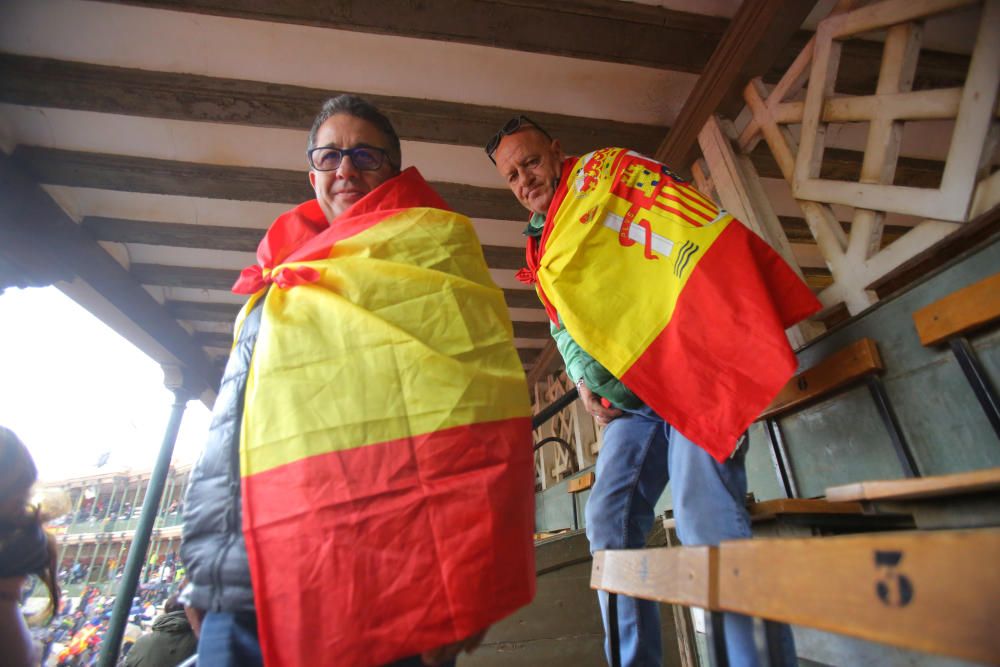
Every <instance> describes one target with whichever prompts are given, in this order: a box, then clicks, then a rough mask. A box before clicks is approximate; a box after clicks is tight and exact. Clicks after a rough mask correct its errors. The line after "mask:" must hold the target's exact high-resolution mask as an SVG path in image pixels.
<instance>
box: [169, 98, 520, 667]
mask: <svg viewBox="0 0 1000 667" xmlns="http://www.w3.org/2000/svg"><path fill="white" fill-rule="evenodd" d="M400 160H401V155H400V143H399V138H398V136H397V135H396V132H395V130H394V129H393V127H392V125H391V123H390V122H389V121H388V119H386V118H385V116H383V115H382V114H381V113H379V112H378V110H377V109H375V108H374V107H372V106H371V105H370V104H368V103H367V102H365V101H364V100H362V99H360V98H357V97H354V96H350V95H342V96H339V97H336V98H334V99H332V100H329V101H328V102H327V103H326V104H325V105H324V106H323V108H322V110H321V112H320V114H319V115H318V116H317V118H316V120H315V122H314V124H313V128H312V131H311V133H310V135H309V149H308V163H309V182H310V184H311V185H312V187H313V189H314V191H315V193H316V198H315V199H314V200H311V201H308V202H306V203H304V204H302V205H300V206H298V207H296V208H294V209H292V210H291V211H288V212H287V213H285V214H283V215H281V216H280V217H279V218H278V219H277V220H276V221H275V222H274V224H273V225H272V226H271V228H270V229H269V230H268V231H267V234H266V236H265V237H264V239H263V240H262V241H261V243H260V246H259V248H258V251H257V258H258V262H259V263H258V264H257V265H254V266H252V267H249V268H247V269H245V270H244V271H243V272H242V274H241V275H240V278H239V280H238V281H237V282H236V285H235V286H234V288H233V290H234V291H235V292H236V293H239V294H245V295H248V297H249V299H248V301H247V303H246V305H245V306H244V308H243V310H242V311H241V313H240V315H239V317H238V318H237V323H236V327H235V329H236V335H235V337H236V341H235V344H234V347H233V350H232V353H231V355H230V357H229V361H228V364H227V366H226V370H225V373H224V375H223V379H222V386H221V388H220V390H219V396H218V399H217V401H216V404H215V408H214V411H213V419H212V424H211V427H210V431H209V437H208V441H207V443H206V445H205V448H204V450H203V452H202V454H201V456H200V458H199V460H198V462H197V463H196V464H195V467H194V469H193V471H192V475H191V482H190V485H189V490H188V494H187V498H186V500H185V504H184V507H185V511H184V536H183V543H182V548H181V550H182V557H183V560H184V563H185V565H186V567H187V571H188V574H189V576H190V578H191V582H192V583H191V586H190V587H189V589H188V591H187V595H186V598H187V599H186V600H185V603H186V604H187V605H190V606H191V607H194V608H198V609H202V610H206V611H207V614H206V615H205V618H204V623H203V625H202V626H201V635H200V638H199V646H198V664H204V665H211V667H219V666H224V665H240V666H251V665H260V664H261V663H262V662H263V663H264V664H266V665H273V666H281V667H289V666H297V665H310V666H313V665H331V666H333V665H336V666H348V665H349V666H351V667H366V666H370V665H386V664H392V665H399V666H402V665H414V666H416V665H421V664H424V665H452V664H454V659H455V656H456V655H457V654H458V653H459V652H460V651H462V650H471V649H472V648H474V647H475V646H476V645H477V644H478V642H479V641H481V639H482V637H483V634H484V633H485V630H486V628H487V627H488V626H490V625H491V624H492V623H494V622H496V621H497V620H499V619H501V618H503V617H504V616H506V615H508V614H510V613H511V612H513V611H514V610H515V609H517V608H519V607H521V606H523V605H525V604H527V603H528V602H529V601H530V600H531V598H532V596H533V595H534V587H535V569H534V551H533V545H532V533H533V525H534V466H533V462H532V451H531V423H530V405H529V404H528V399H527V396H528V393H527V388H526V385H525V378H524V371H523V369H522V367H521V364H520V361H519V359H518V355H517V351H516V350H515V348H514V344H513V331H512V325H511V323H510V319H509V316H508V313H507V308H506V304H505V302H504V297H503V292H502V291H501V290H500V289H498V288H497V287H496V285H494V284H493V282H492V280H491V279H490V276H489V273H488V271H487V267H486V263H485V260H484V259H483V253H482V249H481V247H480V246H479V243H478V240H477V239H476V235H475V232H474V230H473V228H472V225H471V223H470V221H469V219H468V218H466V217H465V216H462V215H459V214H457V213H454V212H452V211H450V210H449V209H448V206H447V204H446V203H445V202H444V201H443V200H442V199H441V198H440V197H439V196H438V195H437V194H436V193H435V192H434V191H433V190H432V189H431V188H430V186H428V185H427V183H426V182H425V181H424V179H423V178H422V177H421V176H420V174H419V173H418V172H417V170H416V169H415V168H412V167H411V168H408V169H406V170H404V171H402V172H401V171H400Z"/></svg>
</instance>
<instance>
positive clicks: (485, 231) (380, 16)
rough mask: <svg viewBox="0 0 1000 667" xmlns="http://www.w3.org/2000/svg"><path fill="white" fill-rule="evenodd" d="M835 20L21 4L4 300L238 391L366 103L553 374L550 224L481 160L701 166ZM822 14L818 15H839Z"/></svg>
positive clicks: (410, 5)
mask: <svg viewBox="0 0 1000 667" xmlns="http://www.w3.org/2000/svg"><path fill="white" fill-rule="evenodd" d="M812 4H813V3H806V2H798V3H796V2H786V3H782V2H774V1H773V0H772V1H769V2H760V3H756V5H759V6H756V5H755V6H753V7H751V6H750V5H748V6H746V7H744V8H743V9H742V10H740V6H741V3H740V2H739V0H716V1H715V2H701V1H700V0H661V1H660V2H658V3H652V4H645V3H644V4H640V3H635V2H626V1H624V0H576V1H575V2H567V3H553V2H548V1H547V0H441V1H440V2H424V3H415V2H412V1H411V0H379V1H375V0H343V1H341V2H337V3H317V2H312V1H310V0H274V1H273V2H268V3H261V2H257V1H255V0H129V1H126V2H119V3H114V2H111V3H105V2H89V1H84V0H47V1H46V2H38V1H37V0H6V1H5V2H4V3H3V5H2V6H0V148H2V152H3V155H0V198H2V199H0V288H2V287H6V286H11V285H14V286H26V285H40V284H49V283H52V282H55V283H56V284H57V285H59V286H60V288H61V289H63V290H64V291H66V292H67V293H68V294H70V296H72V297H73V298H74V299H76V300H77V301H79V302H80V303H81V304H83V305H84V306H85V307H87V308H88V309H90V310H91V311H92V312H94V313H95V314H97V315H98V316H99V317H101V318H102V319H104V320H105V321H106V322H108V323H109V324H111V325H112V326H113V327H114V328H115V329H116V330H118V331H119V332H120V333H122V334H123V335H124V336H125V337H126V338H128V339H129V340H131V341H132V342H133V343H135V344H136V345H138V346H139V347H140V348H141V349H143V350H144V351H146V352H147V353H148V354H150V355H151V356H152V357H153V358H154V359H156V360H157V361H160V362H161V363H166V364H180V365H182V366H184V367H186V368H188V369H190V371H191V373H192V374H193V375H196V376H197V379H198V381H200V382H203V383H204V385H205V386H209V387H211V386H214V385H215V383H216V382H217V380H218V377H219V373H220V368H221V364H222V363H223V362H224V358H225V356H226V354H227V352H228V347H229V342H230V333H231V323H232V320H233V317H234V316H235V314H236V312H237V311H238V308H239V304H240V298H238V297H236V296H235V295H233V294H231V293H230V292H229V291H228V289H229V287H230V286H231V285H232V283H233V281H234V279H235V277H236V275H237V274H238V272H239V270H240V268H242V267H243V266H246V265H248V264H251V263H253V262H254V250H255V248H256V245H257V242H258V240H259V238H260V236H261V234H262V232H263V230H264V229H266V227H267V226H268V225H269V224H270V222H271V221H272V220H273V219H274V217H275V216H276V215H277V214H279V213H280V212H282V211H283V210H285V209H287V208H289V207H290V205H294V204H297V203H299V202H301V201H303V200H305V199H308V198H310V197H311V196H312V192H311V190H310V188H309V185H308V182H307V179H306V170H305V162H304V150H305V143H306V131H307V129H308V127H309V126H310V124H311V121H312V118H313V116H314V114H315V113H316V111H317V110H318V108H319V106H320V105H321V104H322V102H323V100H325V99H326V98H328V97H330V96H332V95H335V94H338V93H341V92H352V93H357V94H360V95H363V96H365V97H367V98H368V99H369V100H371V101H372V102H374V103H375V104H377V105H378V106H379V107H380V108H382V110H383V111H385V112H386V113H387V115H389V116H390V118H391V119H392V121H393V123H394V124H395V126H396V128H397V130H398V132H399V134H400V136H401V138H402V140H403V154H404V155H403V156H404V165H410V164H414V165H416V166H418V167H419V168H420V169H421V171H422V172H423V173H424V175H425V177H427V178H428V180H429V181H431V182H432V183H433V184H434V186H435V187H436V188H437V189H438V191H439V192H440V193H441V194H442V196H443V197H444V198H445V199H446V200H447V201H448V202H449V203H450V204H451V205H452V206H453V207H454V208H455V209H456V210H459V211H461V212H463V213H465V214H467V215H469V216H470V218H472V219H473V223H474V225H475V226H476V229H477V231H478V232H479V234H480V237H481V239H482V241H483V244H484V250H485V254H486V258H487V261H488V263H489V265H490V268H491V273H492V275H493V277H494V280H495V281H496V282H497V284H498V285H499V286H500V287H501V288H503V290H504V293H505V295H506V297H507V300H508V304H509V306H510V307H511V314H512V318H513V320H514V323H515V326H514V329H515V338H516V345H517V347H518V349H519V351H520V353H521V357H522V359H523V360H524V362H525V366H526V368H530V367H531V366H532V364H533V363H534V362H535V360H536V357H537V355H538V354H539V352H540V350H541V349H542V348H543V347H544V346H545V343H546V341H547V339H548V333H547V325H546V320H545V314H544V312H543V311H542V309H541V308H540V306H539V304H538V302H537V299H536V298H535V296H534V294H533V292H531V291H530V290H527V289H525V287H524V286H523V285H521V284H520V283H518V282H517V281H516V280H515V279H514V273H515V272H516V270H517V269H518V268H519V267H520V266H521V265H522V258H523V251H522V237H521V234H520V233H521V229H522V228H523V225H524V220H525V217H526V215H525V212H524V211H523V209H521V208H520V206H519V205H518V204H517V202H516V201H515V200H514V198H513V196H512V195H510V193H509V192H508V191H507V190H506V189H505V188H504V187H503V182H502V180H501V179H500V178H499V176H498V175H497V174H496V173H495V172H494V170H493V167H492V165H491V164H490V163H489V161H488V160H487V159H486V157H485V155H484V154H483V153H482V149H481V146H482V145H483V144H484V143H485V141H486V140H487V139H488V138H489V136H490V135H491V134H492V133H493V132H495V131H496V129H497V128H498V127H499V126H500V125H502V124H503V122H504V121H506V120H507V119H508V118H509V117H511V116H512V115H514V114H516V113H519V112H522V111H523V112H526V113H528V114H529V115H530V116H531V117H532V118H534V119H535V120H536V121H537V122H539V123H540V124H542V125H543V126H545V127H546V128H547V129H548V130H549V131H550V132H551V133H552V134H553V135H555V136H558V137H560V138H561V139H562V141H563V144H564V146H565V147H566V148H567V150H568V151H569V152H570V153H580V152H583V151H586V150H590V149H593V148H596V147H600V146H607V145H626V146H629V147H632V148H635V149H637V150H640V151H643V152H646V153H649V154H659V153H658V151H661V152H662V151H664V150H674V151H676V150H681V149H682V152H681V153H671V154H672V155H689V154H690V149H691V147H692V146H693V144H692V135H691V128H692V127H694V128H695V129H697V128H699V127H700V125H701V123H703V122H704V119H703V114H704V113H707V112H710V111H712V110H714V109H724V110H727V112H728V113H730V114H735V112H736V111H738V109H739V105H738V103H736V102H735V100H736V98H735V97H734V95H733V92H734V88H733V86H734V85H737V84H740V83H741V77H743V79H742V80H744V81H745V77H746V76H747V75H748V73H749V74H753V73H754V72H752V70H753V68H754V67H757V68H758V69H759V71H758V72H756V73H765V80H776V79H777V78H778V77H779V76H780V73H781V71H782V69H783V67H784V66H786V65H787V64H788V63H789V62H791V60H792V59H793V58H794V56H795V55H796V53H797V52H798V50H799V49H800V48H801V46H802V45H803V44H804V43H805V42H806V41H807V40H808V37H809V32H808V30H802V29H799V26H800V25H802V23H803V18H805V15H806V13H807V12H808V9H809V8H810V7H811V5H812ZM819 4H820V7H818V8H817V9H816V11H815V12H814V14H822V13H825V11H826V10H828V9H829V6H830V4H831V3H830V2H829V1H827V2H821V3H819ZM661 5H665V6H661ZM789 7H794V8H795V9H794V11H789V10H788V8H789ZM761 8H763V9H761ZM764 9H766V10H767V11H770V12H771V14H770V15H768V16H769V18H768V17H765V18H762V17H763V16H764V14H760V11H763V10H764ZM738 10H739V11H738ZM751 10H753V11H751ZM709 12H711V14H712V15H710V14H709ZM754 12H757V13H756V14H754ZM740 21H743V22H744V24H745V25H746V26H758V27H759V26H767V29H768V30H770V31H772V34H771V37H770V38H769V37H768V36H766V35H757V36H756V37H755V39H757V40H762V41H761V42H760V43H761V44H763V45H764V46H761V47H759V48H756V49H754V50H753V53H754V54H755V57H754V58H743V59H742V60H741V61H740V62H739V63H737V64H735V65H734V64H732V63H729V64H728V65H726V62H728V61H726V58H725V57H724V56H726V55H727V54H729V55H732V54H738V53H739V51H738V49H739V48H740V44H739V42H732V41H730V46H725V45H726V44H727V42H725V41H724V40H723V36H724V35H726V34H727V33H726V31H727V28H729V27H730V25H731V23H733V24H738V23H739V22H740ZM810 22H811V24H812V25H814V23H815V17H812V18H810V19H807V20H806V22H805V25H806V26H809V25H810ZM741 30H742V28H741ZM740 34H741V35H745V34H746V31H745V30H744V31H743V32H741V33H740ZM730 35H731V33H730ZM775 35H778V36H780V38H779V37H775ZM727 39H730V38H728V37H727ZM720 44H723V45H724V48H723V49H720V48H719V46H720ZM733 44H735V45H733ZM726 49H735V50H732V51H729V50H726ZM713 54H715V60H713ZM878 55H879V48H878V45H877V44H871V43H867V42H858V43H853V42H852V43H851V45H850V48H849V49H847V50H846V51H845V62H847V63H850V75H849V76H847V77H843V78H842V79H841V81H842V85H845V86H847V87H849V88H855V89H857V90H864V89H868V88H870V87H871V86H872V85H873V81H874V79H875V77H876V75H877V68H874V70H873V68H872V67H870V66H866V63H871V62H875V61H877V58H878ZM720 62H721V63H722V64H721V65H720V64H718V63H720ZM966 65H967V59H965V57H964V56H962V55H955V54H952V53H947V52H944V51H940V52H934V53H931V54H930V55H929V56H927V57H926V58H923V59H922V61H921V75H920V76H922V77H924V78H925V79H926V80H927V81H928V82H933V83H934V85H942V84H943V83H948V82H950V83H954V79H955V78H956V77H957V78H958V80H961V77H962V74H963V72H964V68H965V67H966ZM703 72H705V73H706V79H702V80H700V81H699V75H700V74H702V73H703ZM720 81H721V82H723V83H721V84H718V85H717V86H716V88H713V82H720ZM692 91H694V94H692ZM699 114H702V115H699ZM698 118H702V120H700V121H699V120H698ZM675 123H676V124H677V131H676V132H675V134H674V135H673V137H672V138H671V141H672V142H673V145H671V142H670V141H666V140H667V139H668V137H670V134H669V133H670V127H671V125H674V124H675ZM682 128H683V129H682ZM677 146H680V147H681V148H680V149H677ZM850 148H851V147H850V146H845V147H843V148H842V149H841V150H839V151H838V150H836V149H834V150H832V151H829V152H828V161H829V164H827V165H826V166H825V168H826V169H828V170H834V171H835V172H836V170H840V171H839V172H837V173H840V172H843V173H847V172H850V171H851V170H852V169H853V170H856V169H857V168H858V166H859V165H860V154H859V153H857V152H855V151H852V150H850ZM753 158H754V161H755V164H756V165H757V168H758V170H759V171H760V173H761V175H762V176H764V178H765V183H766V184H769V185H768V186H767V187H769V190H770V191H773V197H774V200H775V207H776V209H777V212H778V213H779V215H781V216H782V222H783V224H784V225H785V228H786V230H787V232H788V234H789V237H790V239H791V241H792V244H793V250H794V251H795V254H796V259H797V260H798V261H799V263H800V265H801V266H802V268H803V270H804V272H805V275H806V276H807V278H808V280H809V281H810V284H812V285H813V286H814V287H815V288H820V287H822V286H823V285H825V284H826V283H827V282H828V280H829V274H828V273H827V272H826V269H825V267H824V266H823V263H822V260H821V259H820V258H819V255H818V253H817V252H816V251H815V247H814V244H813V241H812V238H811V236H810V235H809V234H808V231H807V228H806V226H805V223H804V221H803V220H802V219H801V213H800V212H799V211H798V209H797V208H796V207H795V206H794V202H792V200H791V198H790V196H789V195H788V193H787V192H785V191H783V190H782V188H783V185H784V184H783V182H782V181H781V179H780V175H779V174H778V173H777V168H776V166H775V165H774V161H773V160H772V159H771V158H770V156H769V154H768V153H767V152H766V150H765V149H763V147H761V148H760V149H758V150H757V151H755V153H754V155H753ZM902 163H903V164H902V165H901V168H900V175H898V178H901V179H933V178H935V177H936V176H938V175H939V173H940V163H939V162H935V161H933V160H927V159H924V156H920V155H917V157H915V158H912V159H904V160H903V161H902ZM894 229H895V230H896V231H897V232H898V229H899V227H898V226H895V227H894V226H893V221H892V220H890V235H891V233H893V230H894ZM890 238H891V236H890Z"/></svg>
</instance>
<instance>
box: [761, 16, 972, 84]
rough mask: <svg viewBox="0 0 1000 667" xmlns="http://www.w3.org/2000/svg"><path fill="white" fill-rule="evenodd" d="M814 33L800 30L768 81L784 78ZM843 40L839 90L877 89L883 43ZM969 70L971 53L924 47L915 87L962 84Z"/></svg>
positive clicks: (769, 74) (918, 65)
mask: <svg viewBox="0 0 1000 667" xmlns="http://www.w3.org/2000/svg"><path fill="white" fill-rule="evenodd" d="M812 36H813V33H811V32H808V31H804V30H803V31H800V32H799V33H798V34H796V35H795V36H794V37H793V38H792V39H791V40H790V42H789V45H788V48H786V49H785V50H784V51H783V52H782V53H781V54H780V55H779V56H778V58H777V59H776V61H775V63H774V66H773V67H772V68H771V70H770V72H768V73H767V74H765V75H764V77H763V78H764V81H766V82H767V83H777V82H778V81H780V80H781V77H782V75H783V74H784V73H785V71H787V70H788V68H789V67H790V66H791V64H792V63H793V62H794V61H795V57H796V56H797V55H798V54H799V52H801V51H802V49H803V48H805V47H806V45H807V44H808V42H809V40H810V39H811V38H812ZM842 44H843V46H842V48H841V52H840V69H839V70H838V72H837V92H839V93H844V94H847V95H870V94H872V93H874V92H875V89H876V87H877V86H878V74H879V63H880V62H881V60H882V44H881V43H880V42H869V41H866V40H862V39H852V40H848V41H845V42H842ZM968 72H969V56H966V55H962V54H957V53H945V52H943V51H935V50H932V49H922V50H921V51H920V62H919V63H918V64H917V73H916V76H915V78H914V81H913V90H932V89H939V88H955V87H961V86H962V85H963V84H964V83H965V77H966V74H968Z"/></svg>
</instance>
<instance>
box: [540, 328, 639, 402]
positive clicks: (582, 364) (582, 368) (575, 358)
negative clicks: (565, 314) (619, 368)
mask: <svg viewBox="0 0 1000 667" xmlns="http://www.w3.org/2000/svg"><path fill="white" fill-rule="evenodd" d="M549 329H550V331H551V332H552V337H553V338H554V339H555V341H556V348H557V349H558V350H559V354H560V355H561V356H562V358H563V362H565V364H566V374H567V375H569V379H570V380H572V381H573V382H574V383H576V382H579V381H580V379H581V378H582V379H583V380H584V382H586V383H587V387H588V388H589V389H590V390H591V391H592V392H594V393H595V394H597V395H598V396H602V397H604V398H606V399H608V401H609V402H610V403H611V405H613V406H614V407H616V408H629V409H632V410H634V409H636V408H639V407H642V401H640V400H639V398H638V397H637V396H636V395H635V394H633V393H632V392H631V391H630V390H629V389H628V387H626V386H625V385H623V384H622V383H621V381H620V380H619V379H618V378H616V377H615V376H614V375H612V374H611V372H610V371H609V370H608V369H606V368H605V367H604V366H602V365H601V364H599V363H597V360H595V359H594V358H593V357H592V356H590V355H589V354H587V353H586V352H585V351H584V350H583V348H582V347H580V346H579V345H577V343H576V341H575V340H573V337H572V336H570V335H569V332H568V331H566V327H564V326H563V324H562V321H561V320H560V322H559V325H558V326H557V325H555V324H552V325H550V327H549Z"/></svg>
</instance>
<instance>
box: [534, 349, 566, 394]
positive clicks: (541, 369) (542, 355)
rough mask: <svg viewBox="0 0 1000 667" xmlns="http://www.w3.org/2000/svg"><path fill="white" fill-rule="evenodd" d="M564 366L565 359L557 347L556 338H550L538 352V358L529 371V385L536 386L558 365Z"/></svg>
mask: <svg viewBox="0 0 1000 667" xmlns="http://www.w3.org/2000/svg"><path fill="white" fill-rule="evenodd" d="M557 364H558V365H559V366H560V367H562V364H563V360H562V357H561V356H559V348H557V347H556V341H555V339H552V338H550V339H549V341H548V342H547V343H545V347H544V348H542V350H541V351H540V352H539V353H538V359H537V360H536V361H535V365H534V366H533V367H532V369H531V372H530V373H528V387H534V386H535V385H536V384H538V382H540V381H541V379H542V378H543V377H545V376H546V375H548V374H549V373H550V372H552V371H553V370H554V367H555V366H556V365H557Z"/></svg>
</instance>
